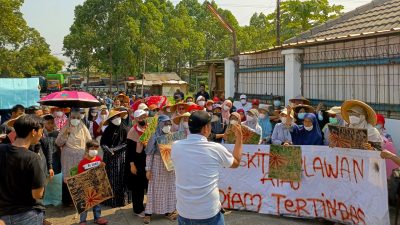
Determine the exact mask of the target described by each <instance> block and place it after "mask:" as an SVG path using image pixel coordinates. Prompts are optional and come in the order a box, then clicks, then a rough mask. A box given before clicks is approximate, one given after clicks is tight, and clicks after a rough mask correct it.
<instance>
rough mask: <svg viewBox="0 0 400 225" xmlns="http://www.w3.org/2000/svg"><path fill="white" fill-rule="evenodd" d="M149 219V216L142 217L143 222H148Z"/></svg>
mask: <svg viewBox="0 0 400 225" xmlns="http://www.w3.org/2000/svg"><path fill="white" fill-rule="evenodd" d="M150 220H151V217H150V216H145V217H144V218H143V223H144V224H150Z"/></svg>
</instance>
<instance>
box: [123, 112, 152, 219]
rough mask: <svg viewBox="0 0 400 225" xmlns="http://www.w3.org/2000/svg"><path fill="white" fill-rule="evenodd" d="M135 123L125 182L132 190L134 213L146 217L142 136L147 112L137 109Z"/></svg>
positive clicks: (129, 147) (126, 165)
mask: <svg viewBox="0 0 400 225" xmlns="http://www.w3.org/2000/svg"><path fill="white" fill-rule="evenodd" d="M134 117H135V125H134V126H133V127H132V128H131V129H130V130H129V133H128V140H127V150H126V163H125V184H126V186H127V187H128V189H130V190H131V191H132V205H133V213H134V214H135V215H137V216H139V217H144V205H143V199H144V191H145V189H147V178H146V170H145V167H146V153H145V151H144V146H143V144H142V143H141V142H140V141H139V138H140V136H141V135H142V134H143V132H144V131H145V129H146V118H147V113H146V112H145V111H144V110H140V109H139V110H136V111H135V113H134Z"/></svg>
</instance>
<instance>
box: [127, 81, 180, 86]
mask: <svg viewBox="0 0 400 225" xmlns="http://www.w3.org/2000/svg"><path fill="white" fill-rule="evenodd" d="M127 83H128V84H135V85H142V80H133V81H127ZM163 84H187V82H186V81H183V80H179V81H177V80H169V81H159V80H156V81H154V80H153V81H152V80H143V86H153V85H163Z"/></svg>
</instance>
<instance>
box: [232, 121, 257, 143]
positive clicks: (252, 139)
mask: <svg viewBox="0 0 400 225" xmlns="http://www.w3.org/2000/svg"><path fill="white" fill-rule="evenodd" d="M225 134H226V135H227V138H228V139H227V140H225V143H227V144H235V140H236V136H235V133H234V132H233V131H232V126H228V128H227V129H226V131H225ZM242 134H243V144H247V145H258V143H259V142H260V135H259V134H257V133H256V132H253V131H251V130H250V128H249V127H247V126H245V125H242Z"/></svg>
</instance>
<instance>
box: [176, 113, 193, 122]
mask: <svg viewBox="0 0 400 225" xmlns="http://www.w3.org/2000/svg"><path fill="white" fill-rule="evenodd" d="M190 115H191V114H190V113H188V112H186V113H184V114H182V115H180V116H177V117H175V118H174V119H172V121H173V122H174V124H179V122H180V121H181V119H182V118H184V117H190Z"/></svg>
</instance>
